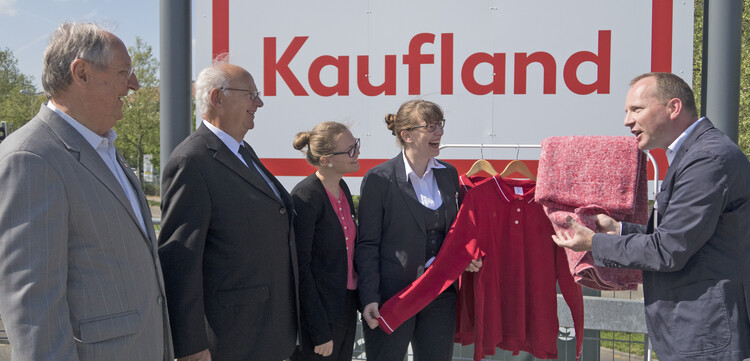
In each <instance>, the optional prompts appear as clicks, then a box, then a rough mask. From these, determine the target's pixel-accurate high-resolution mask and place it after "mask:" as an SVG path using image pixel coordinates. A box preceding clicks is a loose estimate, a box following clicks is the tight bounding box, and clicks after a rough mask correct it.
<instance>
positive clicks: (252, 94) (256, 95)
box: [219, 87, 260, 101]
mask: <svg viewBox="0 0 750 361" xmlns="http://www.w3.org/2000/svg"><path fill="white" fill-rule="evenodd" d="M219 89H221V90H234V91H238V92H245V93H247V96H248V97H249V98H250V100H251V101H255V99H258V98H259V97H260V91H258V90H250V89H239V88H225V87H221V88H219Z"/></svg>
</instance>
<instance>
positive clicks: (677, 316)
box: [553, 73, 750, 361]
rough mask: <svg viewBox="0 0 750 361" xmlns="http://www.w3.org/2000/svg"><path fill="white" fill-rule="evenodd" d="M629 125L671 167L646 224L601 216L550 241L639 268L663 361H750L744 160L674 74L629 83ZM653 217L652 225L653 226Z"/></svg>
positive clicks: (749, 230)
mask: <svg viewBox="0 0 750 361" xmlns="http://www.w3.org/2000/svg"><path fill="white" fill-rule="evenodd" d="M625 114H626V115H625V126H627V127H629V128H630V129H631V132H632V133H633V134H634V135H635V136H636V137H637V139H638V147H639V148H640V149H642V150H647V149H654V148H662V149H666V150H667V158H668V160H669V163H670V165H669V170H668V171H667V174H666V176H665V177H664V181H663V183H662V185H661V191H660V192H659V194H658V195H657V196H656V204H655V210H654V211H652V214H651V220H650V222H649V225H648V226H641V225H636V224H629V223H626V222H622V223H618V222H616V221H615V220H613V219H612V218H609V217H607V216H604V215H598V216H597V226H598V228H599V231H600V232H603V233H596V234H594V232H593V231H591V230H589V229H588V228H585V227H583V226H581V225H580V224H578V223H575V222H571V223H572V227H573V229H574V230H575V236H573V237H572V238H568V237H567V236H565V235H558V236H553V238H554V239H555V242H556V243H557V244H558V245H560V246H564V247H569V248H572V249H574V250H576V251H586V250H591V251H592V253H593V256H594V260H595V262H596V264H597V265H600V266H606V267H625V268H636V269H641V270H643V292H644V301H645V309H646V321H647V325H648V328H649V335H650V338H651V342H652V344H653V345H654V350H655V351H656V354H657V356H658V357H659V359H660V360H667V361H669V360H708V359H711V360H742V359H744V358H748V357H750V319H749V318H748V317H749V316H748V310H749V309H750V262H748V260H749V259H750V187H748V182H749V181H750V163H749V162H748V159H747V157H746V156H745V155H744V154H742V151H741V150H740V149H739V148H738V147H737V145H736V144H734V143H733V142H732V141H731V140H730V139H729V138H728V137H727V136H726V135H724V134H723V133H722V132H721V131H719V130H718V129H716V128H714V126H713V124H711V122H710V121H709V120H708V119H707V118H705V117H704V118H700V119H698V115H697V111H696V107H695V101H694V98H693V93H692V91H691V90H690V87H689V86H688V85H687V84H686V83H685V82H684V81H683V80H682V79H680V78H679V77H677V76H676V75H674V74H669V73H649V74H644V75H641V76H638V77H636V78H635V79H633V81H632V82H631V87H630V91H629V92H628V95H627V98H626V101H625ZM654 217H656V218H657V220H658V225H656V226H655V227H654V225H653V221H654Z"/></svg>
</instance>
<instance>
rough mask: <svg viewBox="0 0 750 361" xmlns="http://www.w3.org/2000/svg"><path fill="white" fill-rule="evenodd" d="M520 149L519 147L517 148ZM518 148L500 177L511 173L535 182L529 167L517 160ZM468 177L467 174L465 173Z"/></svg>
mask: <svg viewBox="0 0 750 361" xmlns="http://www.w3.org/2000/svg"><path fill="white" fill-rule="evenodd" d="M519 148H520V147H519ZM519 148H516V159H515V160H512V161H510V163H508V165H507V166H505V169H503V172H502V173H500V177H503V178H505V177H508V176H509V175H511V174H513V173H519V174H521V175H522V176H524V177H526V178H528V179H531V180H533V181H536V176H535V175H534V173H532V172H531V170H530V169H529V167H528V166H527V165H526V163H524V162H523V161H522V160H518V150H519ZM467 175H468V173H467Z"/></svg>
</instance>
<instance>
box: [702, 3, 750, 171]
mask: <svg viewBox="0 0 750 361" xmlns="http://www.w3.org/2000/svg"><path fill="white" fill-rule="evenodd" d="M694 33H695V35H694V39H693V91H694V92H695V97H696V103H697V105H698V107H701V104H700V99H701V67H702V66H703V0H696V1H695V26H694ZM741 46H742V48H741V61H740V114H739V132H738V133H739V137H738V138H739V139H738V143H739V145H740V148H741V149H742V151H743V152H745V155H746V156H748V157H750V0H742V45H741Z"/></svg>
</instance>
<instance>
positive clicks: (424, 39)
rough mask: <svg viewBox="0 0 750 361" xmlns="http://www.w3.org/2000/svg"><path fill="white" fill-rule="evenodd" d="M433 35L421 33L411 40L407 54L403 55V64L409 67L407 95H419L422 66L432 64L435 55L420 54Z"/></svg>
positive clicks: (432, 40)
mask: <svg viewBox="0 0 750 361" xmlns="http://www.w3.org/2000/svg"><path fill="white" fill-rule="evenodd" d="M434 41H435V34H430V33H421V34H417V35H415V36H414V37H413V38H411V41H410V42H409V54H405V55H404V64H406V66H408V67H409V95H417V94H421V86H420V85H421V83H422V81H421V80H422V66H421V65H422V64H434V63H435V55H432V54H422V45H423V44H424V43H430V44H432V43H433V42H434Z"/></svg>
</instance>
